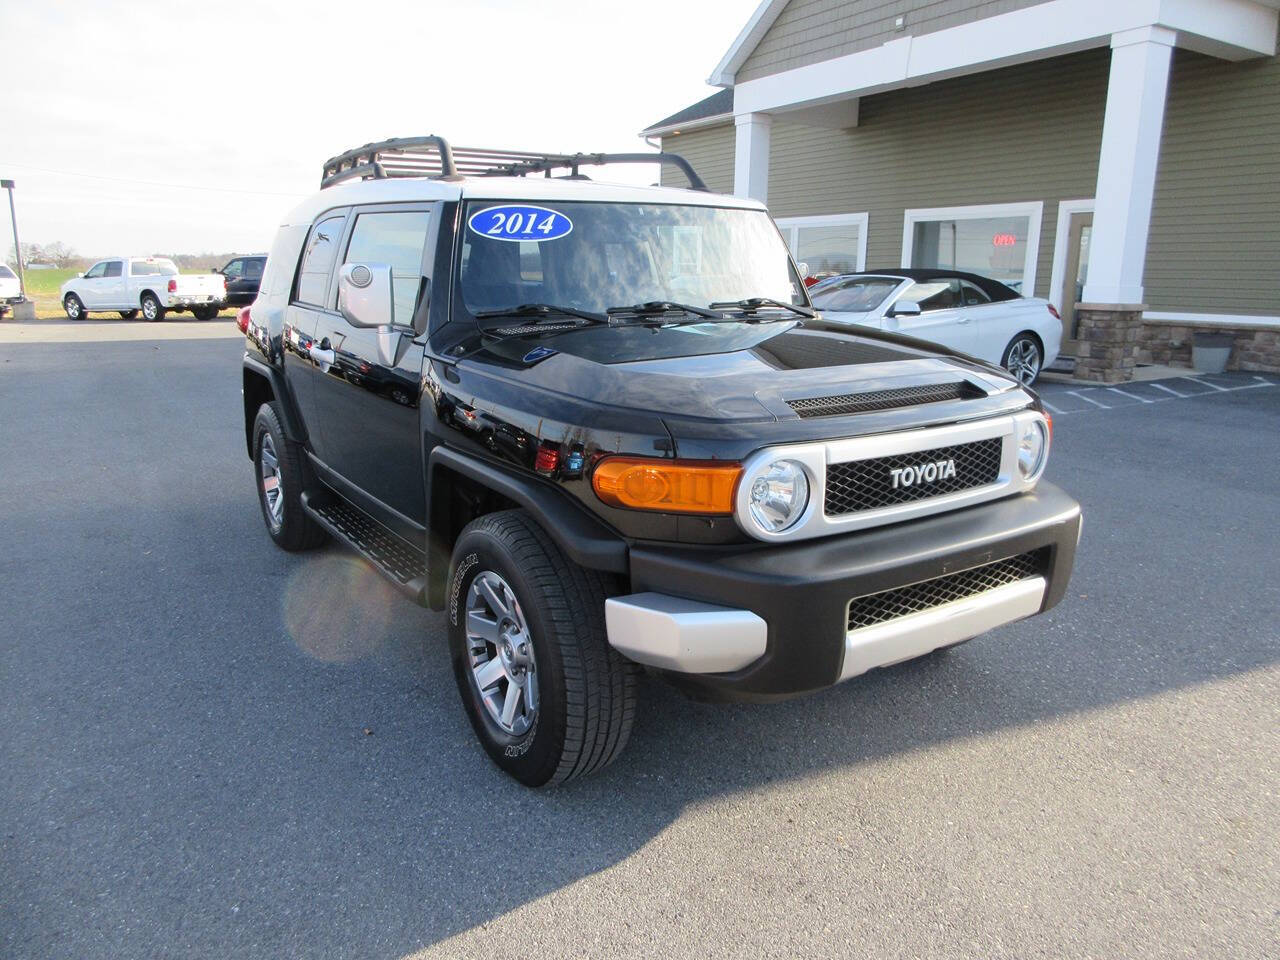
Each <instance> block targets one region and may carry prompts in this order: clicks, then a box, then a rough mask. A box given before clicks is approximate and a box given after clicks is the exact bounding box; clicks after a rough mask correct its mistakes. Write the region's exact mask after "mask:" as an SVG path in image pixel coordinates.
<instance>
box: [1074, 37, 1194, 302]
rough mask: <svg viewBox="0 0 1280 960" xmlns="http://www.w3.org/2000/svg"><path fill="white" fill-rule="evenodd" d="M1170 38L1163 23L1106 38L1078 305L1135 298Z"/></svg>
mask: <svg viewBox="0 0 1280 960" xmlns="http://www.w3.org/2000/svg"><path fill="white" fill-rule="evenodd" d="M1176 39H1177V34H1175V33H1174V32H1173V31H1172V30H1167V29H1165V28H1164V27H1141V28H1139V29H1136V30H1126V31H1124V32H1123V33H1117V34H1113V35H1112V37H1111V79H1110V81H1109V83H1108V85H1107V112H1106V116H1105V118H1104V119H1103V122H1102V150H1101V152H1100V153H1099V156H1098V187H1097V193H1096V194H1095V197H1096V201H1097V202H1096V206H1095V207H1094V213H1093V234H1092V236H1091V238H1090V241H1089V248H1090V249H1089V282H1088V283H1087V284H1086V285H1085V288H1084V299H1085V302H1086V303H1099V304H1139V303H1142V302H1143V301H1142V297H1143V291H1142V271H1143V267H1144V266H1145V265H1146V260H1147V233H1148V229H1149V228H1150V226H1151V199H1152V196H1153V194H1154V193H1155V186H1156V164H1157V163H1158V161H1159V159H1160V131H1161V128H1162V127H1163V125H1164V102H1165V94H1166V93H1167V92H1168V88H1169V61H1170V58H1171V56H1172V54H1173V44H1174V42H1175V40H1176Z"/></svg>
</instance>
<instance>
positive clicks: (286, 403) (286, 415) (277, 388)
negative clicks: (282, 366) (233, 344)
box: [244, 354, 307, 455]
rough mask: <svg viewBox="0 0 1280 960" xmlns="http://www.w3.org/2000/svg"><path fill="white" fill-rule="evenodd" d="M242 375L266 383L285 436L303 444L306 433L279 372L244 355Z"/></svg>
mask: <svg viewBox="0 0 1280 960" xmlns="http://www.w3.org/2000/svg"><path fill="white" fill-rule="evenodd" d="M244 375H245V377H246V378H247V377H249V376H257V377H261V378H262V379H264V380H266V381H267V383H268V384H269V385H270V387H271V395H272V396H273V397H274V398H275V399H276V401H277V402H278V403H279V404H280V413H281V414H282V420H283V423H282V424H281V425H282V426H283V427H284V434H285V436H286V437H288V438H289V439H290V440H293V441H295V442H297V443H303V442H305V441H306V439H307V431H306V429H305V428H304V427H303V426H302V420H301V418H300V417H299V416H298V411H297V409H296V408H295V407H294V405H293V394H291V393H290V392H289V388H288V386H287V385H286V384H285V380H284V375H283V374H282V373H281V371H280V370H278V369H277V368H276V367H273V366H271V365H270V364H268V363H264V362H263V361H262V360H259V359H257V358H256V357H251V356H249V355H248V354H245V358H244ZM250 455H252V453H251V454H250Z"/></svg>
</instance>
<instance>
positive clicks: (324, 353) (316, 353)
mask: <svg viewBox="0 0 1280 960" xmlns="http://www.w3.org/2000/svg"><path fill="white" fill-rule="evenodd" d="M307 353H308V354H309V355H310V356H311V359H312V360H314V361H315V362H316V363H321V364H324V365H326V366H331V365H332V364H333V351H332V350H324V349H322V348H320V347H317V346H316V345H315V344H314V343H313V344H312V345H311V346H310V347H308V348H307Z"/></svg>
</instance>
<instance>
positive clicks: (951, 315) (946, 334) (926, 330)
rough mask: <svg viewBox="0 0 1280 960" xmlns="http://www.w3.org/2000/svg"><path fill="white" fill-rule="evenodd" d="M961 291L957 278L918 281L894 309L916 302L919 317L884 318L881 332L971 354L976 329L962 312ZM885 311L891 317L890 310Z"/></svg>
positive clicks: (903, 294) (974, 346)
mask: <svg viewBox="0 0 1280 960" xmlns="http://www.w3.org/2000/svg"><path fill="white" fill-rule="evenodd" d="M963 290H964V288H963V285H962V283H961V281H960V279H959V278H958V277H938V278H937V279H934V280H917V281H916V282H915V283H913V284H912V285H911V286H909V287H908V288H907V289H906V291H905V292H904V293H902V294H901V295H900V296H899V297H898V298H897V300H895V301H894V306H897V305H898V304H900V303H907V302H911V303H918V304H919V305H920V315H919V316H910V315H906V316H886V317H885V320H884V329H886V330H890V331H893V332H894V333H901V334H904V335H906V336H908V337H918V338H919V339H921V340H927V341H929V342H930V343H937V344H940V345H942V346H944V347H950V348H951V349H952V350H959V351H960V352H962V353H973V352H974V350H975V349H976V348H977V327H976V326H975V325H974V324H973V323H972V322H971V320H972V315H971V314H970V313H969V311H968V310H966V309H965V306H964V294H963ZM888 312H889V313H890V314H891V313H892V312H893V308H892V307H891V308H890V309H889V311H888Z"/></svg>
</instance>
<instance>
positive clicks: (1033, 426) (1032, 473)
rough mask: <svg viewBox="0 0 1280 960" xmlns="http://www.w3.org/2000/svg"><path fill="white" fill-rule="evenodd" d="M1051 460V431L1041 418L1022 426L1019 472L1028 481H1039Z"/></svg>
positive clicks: (1019, 437) (1019, 441) (1019, 443)
mask: <svg viewBox="0 0 1280 960" xmlns="http://www.w3.org/2000/svg"><path fill="white" fill-rule="evenodd" d="M1048 459H1049V430H1048V427H1047V426H1046V425H1045V422H1044V421H1043V420H1041V419H1040V418H1039V417H1037V418H1035V419H1034V420H1028V421H1026V422H1025V423H1023V424H1022V426H1021V433H1020V434H1019V436H1018V472H1019V473H1020V474H1022V479H1023V480H1026V481H1033V480H1037V479H1039V477H1040V474H1042V473H1043V472H1044V465H1045V461H1046V460H1048Z"/></svg>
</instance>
